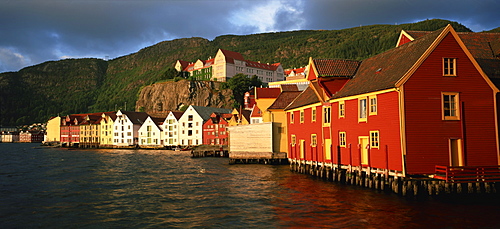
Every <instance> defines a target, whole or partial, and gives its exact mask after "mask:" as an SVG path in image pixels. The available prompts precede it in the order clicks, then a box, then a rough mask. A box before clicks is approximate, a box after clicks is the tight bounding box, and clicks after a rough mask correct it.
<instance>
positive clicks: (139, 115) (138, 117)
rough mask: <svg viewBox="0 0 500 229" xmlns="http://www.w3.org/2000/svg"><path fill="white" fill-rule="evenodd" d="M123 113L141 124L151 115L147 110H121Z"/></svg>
mask: <svg viewBox="0 0 500 229" xmlns="http://www.w3.org/2000/svg"><path fill="white" fill-rule="evenodd" d="M121 112H122V114H124V115H126V116H127V117H128V119H130V121H131V122H132V123H133V124H139V125H142V124H143V123H144V121H146V119H147V118H148V117H149V115H148V114H147V113H146V112H135V111H121Z"/></svg>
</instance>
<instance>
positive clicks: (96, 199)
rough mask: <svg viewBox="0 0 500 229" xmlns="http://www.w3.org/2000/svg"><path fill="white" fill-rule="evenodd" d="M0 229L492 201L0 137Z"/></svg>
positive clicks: (494, 207)
mask: <svg viewBox="0 0 500 229" xmlns="http://www.w3.org/2000/svg"><path fill="white" fill-rule="evenodd" d="M0 152H1V154H0V203H2V204H0V217H1V218H2V221H1V222H0V227H1V228H32V227H41V228H45V227H78V228H86V227H88V228H95V227H99V228H102V227H103V228H109V227H112V228H116V227H141V228H142V227H153V228H171V227H180V228H186V227H188V228H190V227H201V228H228V227H230V228H234V227H242V228H256V227H257V228H276V227H285V228H288V227H291V228H303V227H327V228H365V227H366V228H402V227H404V228H422V227H433V228H443V227H445V228H463V227H474V228H476V227H490V228H497V227H499V226H500V223H499V222H498V220H497V219H496V217H497V215H498V213H499V212H500V211H499V210H500V208H499V206H500V205H499V204H498V203H500V202H499V201H496V202H495V201H487V202H484V201H469V202H466V203H463V202H462V204H457V203H458V202H459V201H457V200H433V199H430V200H424V201H420V200H411V199H410V200H408V199H404V198H401V197H398V196H395V195H392V194H386V193H383V192H376V191H373V190H369V189H363V188H358V187H353V186H347V185H341V184H336V183H331V182H326V181H322V180H319V179H314V178H312V177H310V176H307V175H303V174H297V173H291V172H290V171H289V170H288V166H268V165H228V162H227V159H221V158H195V159H193V158H190V155H189V154H188V153H186V152H173V151H162V150H109V149H108V150H65V149H50V148H44V149H34V148H33V145H29V144H27V145H26V144H3V145H2V144H0Z"/></svg>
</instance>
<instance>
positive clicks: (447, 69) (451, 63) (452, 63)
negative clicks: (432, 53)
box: [443, 58, 457, 76]
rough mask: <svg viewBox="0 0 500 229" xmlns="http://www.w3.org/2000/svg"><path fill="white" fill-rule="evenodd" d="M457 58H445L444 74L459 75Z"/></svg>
mask: <svg viewBox="0 0 500 229" xmlns="http://www.w3.org/2000/svg"><path fill="white" fill-rule="evenodd" d="M456 67H457V59H456V58H443V76H456V75H457V68H456Z"/></svg>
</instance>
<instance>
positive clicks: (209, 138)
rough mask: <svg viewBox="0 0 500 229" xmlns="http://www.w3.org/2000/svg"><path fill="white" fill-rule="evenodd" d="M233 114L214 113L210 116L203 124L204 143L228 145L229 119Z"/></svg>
mask: <svg viewBox="0 0 500 229" xmlns="http://www.w3.org/2000/svg"><path fill="white" fill-rule="evenodd" d="M231 117H232V114H220V113H216V112H214V113H212V114H211V115H210V118H209V119H208V120H207V121H206V122H205V123H204V124H203V144H204V145H227V143H228V139H227V137H228V133H227V126H228V122H227V121H228V120H229V119H231Z"/></svg>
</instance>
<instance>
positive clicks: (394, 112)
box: [286, 26, 500, 177]
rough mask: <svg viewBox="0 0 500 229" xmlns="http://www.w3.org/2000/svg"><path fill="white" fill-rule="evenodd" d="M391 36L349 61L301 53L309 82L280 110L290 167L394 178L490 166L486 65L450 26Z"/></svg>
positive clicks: (493, 105) (495, 161)
mask: <svg viewBox="0 0 500 229" xmlns="http://www.w3.org/2000/svg"><path fill="white" fill-rule="evenodd" d="M497 36H498V35H497ZM496 39H497V40H498V38H496ZM400 40H401V41H400V42H398V46H399V47H397V48H394V49H392V50H389V51H387V52H385V53H382V54H379V55H377V56H374V57H371V58H369V59H366V60H364V61H362V62H361V63H360V64H359V66H357V67H355V64H354V63H349V62H342V61H339V60H330V62H328V61H326V60H312V59H311V60H310V63H309V69H310V71H309V72H308V76H307V78H308V79H309V80H310V81H311V84H310V85H309V88H308V89H307V90H305V91H304V92H303V93H302V94H301V95H300V96H299V97H298V98H297V99H296V100H295V101H294V102H292V103H291V104H290V105H289V106H288V107H287V109H286V111H287V119H288V141H289V160H290V162H291V163H292V165H293V164H295V165H298V166H299V167H300V166H304V165H309V166H313V165H314V166H315V167H330V168H332V169H333V168H335V169H347V168H348V169H349V171H352V168H353V167H356V168H357V170H358V171H363V172H366V173H367V174H370V173H381V174H391V175H393V176H394V177H409V176H420V175H426V176H430V177H433V176H434V175H435V174H436V168H438V167H439V166H445V167H446V166H448V167H457V166H458V167H460V166H464V167H465V166H469V167H470V166H476V167H480V166H498V165H499V149H498V145H499V140H498V115H497V111H498V108H497V97H498V95H497V94H498V91H499V90H498V88H497V86H495V84H494V83H493V81H492V80H491V79H490V78H489V77H492V76H489V75H487V74H486V73H488V72H492V71H491V69H485V68H486V67H485V66H487V65H485V64H483V63H482V62H480V61H481V60H479V57H477V56H475V55H476V52H475V51H474V50H473V51H470V50H469V49H468V48H467V47H468V46H467V45H466V43H467V42H465V43H464V41H463V40H462V39H461V38H460V36H459V35H458V33H456V32H455V31H454V30H453V28H452V27H451V26H447V27H446V28H443V29H441V30H438V31H435V32H429V33H426V34H424V35H422V36H419V37H418V38H416V39H414V38H408V37H406V36H403V35H402V36H401V37H400ZM405 43H406V44H405ZM471 47H472V45H471ZM474 47H475V48H477V46H474ZM471 49H472V48H471ZM494 52H495V51H494V50H493V53H494ZM477 53H479V52H477ZM491 53H492V52H490V54H491ZM494 58H495V57H493V59H494ZM497 60H498V58H497ZM488 63H490V65H488V66H493V67H494V68H496V69H497V70H496V71H497V72H498V68H499V67H500V66H499V65H498V62H494V63H497V64H491V62H488ZM493 72H495V71H493ZM349 74H351V75H349ZM488 76H489V77H488Z"/></svg>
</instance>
